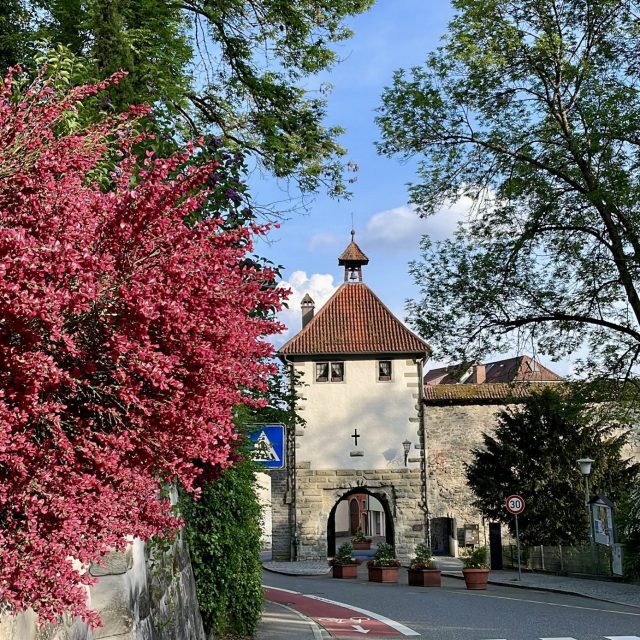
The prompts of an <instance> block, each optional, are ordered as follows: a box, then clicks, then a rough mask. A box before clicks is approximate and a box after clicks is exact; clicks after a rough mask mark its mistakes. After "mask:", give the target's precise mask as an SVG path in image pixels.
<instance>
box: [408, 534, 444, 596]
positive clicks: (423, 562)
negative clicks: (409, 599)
mask: <svg viewBox="0 0 640 640" xmlns="http://www.w3.org/2000/svg"><path fill="white" fill-rule="evenodd" d="M408 575H409V584H410V585H411V586H412V587H439V586H440V585H441V583H442V573H441V572H440V569H438V567H437V566H436V563H435V561H434V559H433V557H432V555H431V548H430V547H428V546H427V545H426V544H425V543H424V542H420V543H419V544H417V545H416V555H415V557H414V558H413V559H412V560H411V564H410V565H409V571H408Z"/></svg>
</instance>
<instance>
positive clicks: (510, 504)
mask: <svg viewBox="0 0 640 640" xmlns="http://www.w3.org/2000/svg"><path fill="white" fill-rule="evenodd" d="M505 504H506V506H507V511H508V512H509V513H512V514H513V515H514V516H517V515H518V514H520V513H522V512H523V511H524V506H525V502H524V498H523V497H522V496H516V495H513V496H509V497H508V498H507V500H506V503H505Z"/></svg>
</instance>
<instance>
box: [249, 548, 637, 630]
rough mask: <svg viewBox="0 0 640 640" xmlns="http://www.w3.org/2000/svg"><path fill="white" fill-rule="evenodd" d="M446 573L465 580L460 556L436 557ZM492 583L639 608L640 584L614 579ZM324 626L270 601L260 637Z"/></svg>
mask: <svg viewBox="0 0 640 640" xmlns="http://www.w3.org/2000/svg"><path fill="white" fill-rule="evenodd" d="M437 563H438V566H439V568H440V570H441V571H442V575H443V576H449V577H451V578H459V579H462V561H461V560H459V559H458V558H437ZM263 567H264V568H265V570H267V571H272V572H274V573H284V574H286V575H299V576H305V575H306V576H310V575H311V576H313V575H325V574H328V573H329V571H330V568H329V566H328V564H327V563H326V562H324V561H319V560H316V561H313V560H310V561H302V562H269V561H265V562H263ZM489 583H490V584H497V585H504V586H509V587H516V588H521V589H536V590H538V591H551V592H554V593H568V594H572V595H579V596H584V597H587V598H592V599H594V600H600V601H603V602H611V603H615V604H621V605H626V606H629V607H637V608H639V609H640V585H638V584H627V583H623V582H617V581H613V580H593V579H589V578H574V577H570V576H555V575H548V574H542V573H529V572H523V573H522V580H521V581H519V580H518V572H517V571H511V570H502V571H492V572H491V574H490V578H489ZM327 637H328V635H326V632H325V631H324V629H322V628H321V627H319V626H318V625H317V624H316V623H315V622H313V621H312V620H310V619H309V618H305V617H303V616H302V615H301V614H299V613H297V612H295V611H293V610H292V609H289V608H288V607H284V606H281V605H276V604H273V603H271V602H265V607H264V614H263V618H262V622H261V624H260V627H259V629H258V634H257V639H258V640H280V639H282V640H321V638H327Z"/></svg>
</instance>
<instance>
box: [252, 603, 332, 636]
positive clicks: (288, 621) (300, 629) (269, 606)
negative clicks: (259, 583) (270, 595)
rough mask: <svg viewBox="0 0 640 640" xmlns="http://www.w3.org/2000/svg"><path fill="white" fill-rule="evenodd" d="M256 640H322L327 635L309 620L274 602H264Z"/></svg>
mask: <svg viewBox="0 0 640 640" xmlns="http://www.w3.org/2000/svg"><path fill="white" fill-rule="evenodd" d="M255 637H256V640H323V639H324V638H329V634H328V633H327V632H326V631H325V630H324V629H323V628H322V627H321V626H320V625H318V624H316V623H315V622H314V621H313V620H311V618H307V617H306V616H304V615H302V614H301V613H298V612H297V611H294V610H293V609H290V608H289V607H285V606H284V605H282V604H276V603H275V602H269V601H268V600H265V601H264V606H263V610H262V621H261V622H260V625H259V626H258V631H257V633H256V636H255Z"/></svg>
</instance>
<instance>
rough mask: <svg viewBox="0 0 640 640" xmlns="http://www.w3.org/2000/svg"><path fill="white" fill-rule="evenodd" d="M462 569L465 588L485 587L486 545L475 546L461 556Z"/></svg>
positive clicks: (487, 576) (487, 570) (486, 570)
mask: <svg viewBox="0 0 640 640" xmlns="http://www.w3.org/2000/svg"><path fill="white" fill-rule="evenodd" d="M462 562H463V564H464V569H462V575H463V576H464V581H465V583H466V585H467V589H486V588H487V582H488V580H489V563H488V558H487V547H476V548H475V549H474V550H473V551H472V552H471V553H469V554H468V555H466V556H464V557H463V558H462Z"/></svg>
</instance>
